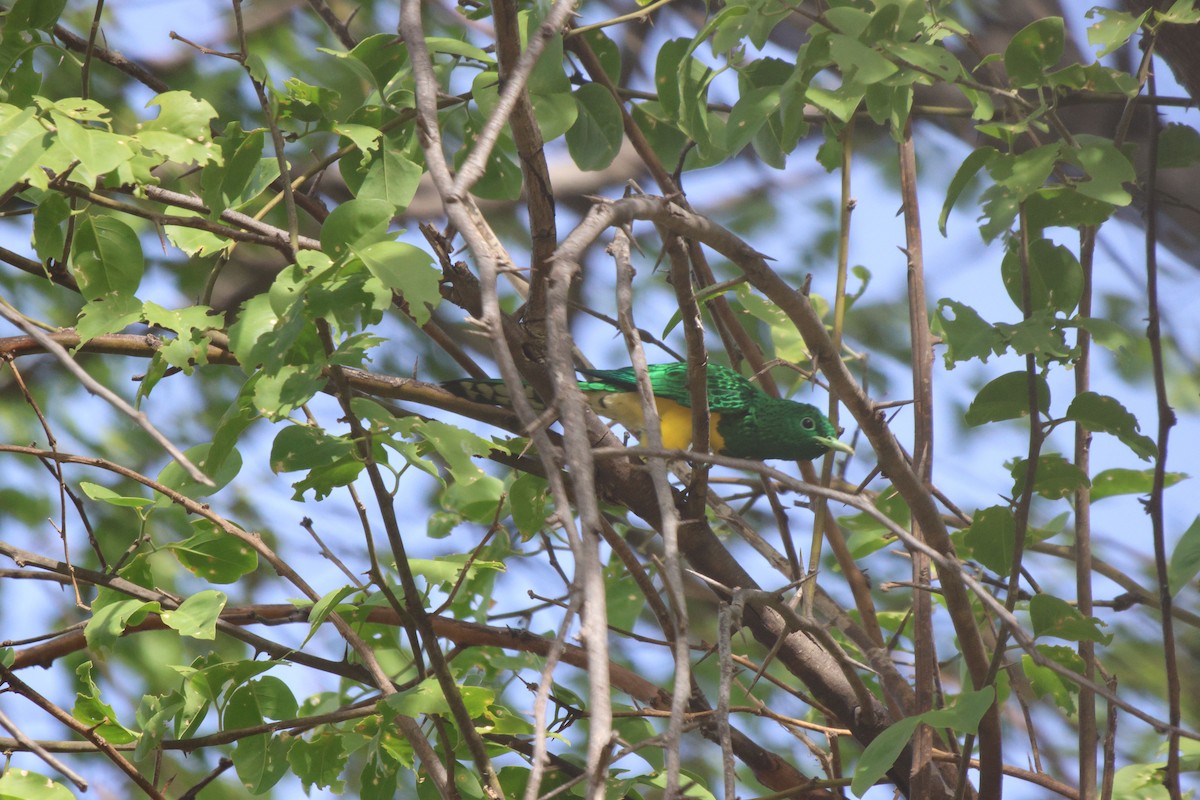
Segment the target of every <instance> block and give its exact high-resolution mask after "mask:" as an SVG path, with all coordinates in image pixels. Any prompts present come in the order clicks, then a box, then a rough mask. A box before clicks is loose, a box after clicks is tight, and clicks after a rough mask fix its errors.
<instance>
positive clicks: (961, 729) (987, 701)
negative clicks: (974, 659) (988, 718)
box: [920, 686, 996, 734]
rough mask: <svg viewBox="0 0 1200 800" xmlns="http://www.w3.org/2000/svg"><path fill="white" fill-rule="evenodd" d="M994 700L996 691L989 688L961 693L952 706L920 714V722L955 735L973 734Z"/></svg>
mask: <svg viewBox="0 0 1200 800" xmlns="http://www.w3.org/2000/svg"><path fill="white" fill-rule="evenodd" d="M995 699H996V690H995V689H994V688H993V687H991V686H985V687H984V688H982V689H978V690H976V691H967V692H963V693H962V694H960V695H959V696H958V697H956V698H955V699H954V704H953V705H950V706H948V707H946V708H935V709H933V710H932V711H926V712H925V713H924V714H921V715H920V716H921V721H922V722H924V723H926V724H927V725H932V726H933V727H935V728H949V729H950V730H952V731H955V732H956V733H971V734H973V733H975V732H976V731H978V730H979V721H980V720H981V719H983V715H984V714H986V713H987V711H988V709H989V708H991V707H992V703H993V702H994V701H995Z"/></svg>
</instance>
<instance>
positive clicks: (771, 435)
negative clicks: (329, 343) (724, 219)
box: [442, 362, 854, 461]
mask: <svg viewBox="0 0 1200 800" xmlns="http://www.w3.org/2000/svg"><path fill="white" fill-rule="evenodd" d="M579 371H580V372H581V373H582V374H584V375H586V376H587V377H588V378H589V379H590V380H585V381H580V382H579V388H580V389H581V390H582V391H583V394H584V397H585V398H587V401H588V405H590V406H591V407H592V410H593V411H595V412H596V413H597V414H599V415H600V416H602V417H608V418H609V419H612V420H615V421H617V422H619V423H621V425H623V426H624V427H625V428H627V429H628V430H630V431H631V432H633V433H634V434H636V435H638V436H639V437H640V436H641V432H642V431H643V429H644V427H645V423H644V420H643V418H642V402H641V398H640V396H639V395H638V388H637V377H636V376H635V375H634V371H633V368H632V367H625V368H624V369H581V370H579ZM647 372H648V374H649V376H650V385H651V387H652V388H653V390H654V399H655V405H656V406H657V407H658V417H659V420H660V423H661V427H662V440H663V447H666V448H670V449H676V450H683V449H686V448H687V447H688V446H689V445H690V444H691V442H692V410H691V396H690V394H689V393H688V385H687V364H684V363H682V362H677V363H674V364H652V365H650V366H649V367H648V368H647ZM442 386H443V387H444V388H446V389H447V390H448V391H450V392H451V393H453V394H455V395H458V396H459V397H464V398H466V399H468V400H474V401H475V402H478V403H488V404H490V405H497V406H511V405H512V398H511V397H510V396H509V393H508V388H507V387H506V386H505V385H504V382H503V381H500V380H471V379H467V380H458V381H448V382H446V383H443V384H442ZM526 393H527V394H528V395H529V396H530V399H531V400H533V401H534V402H535V403H536V402H537V400H536V397H534V396H533V392H532V390H531V389H527V390H526ZM708 409H709V424H710V428H709V434H708V438H709V443H710V445H711V447H712V451H713V452H714V453H719V454H721V455H726V456H735V457H737V458H753V459H759V460H763V459H768V458H781V459H787V460H789V461H811V460H812V459H814V458H817V457H818V456H821V455H823V454H824V453H826V452H828V451H829V450H840V451H842V452H843V453H852V452H854V450H853V449H852V448H851V447H850V445H848V444H845V443H844V442H841V441H838V438H837V435H838V432H837V431H836V430H835V429H834V427H833V424H832V423H830V421H829V420H828V419H826V417H825V415H824V414H822V413H821V412H820V411H818V410H817V408H816V407H815V406H811V405H809V404H807V403H797V402H795V401H794V400H780V399H777V398H774V397H770V396H769V395H766V394H764V393H763V392H762V391H760V390H759V389H758V388H757V387H756V386H755V385H754V384H752V383H750V381H748V380H746V379H745V378H743V377H742V376H741V375H740V374H738V373H737V372H735V371H733V370H732V369H730V368H729V367H723V366H721V365H720V364H709V366H708Z"/></svg>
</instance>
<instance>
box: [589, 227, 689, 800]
mask: <svg viewBox="0 0 1200 800" xmlns="http://www.w3.org/2000/svg"><path fill="white" fill-rule="evenodd" d="M673 242H674V243H677V242H678V239H677V238H675V237H674V236H672V237H670V238H669V239H668V240H667V246H668V247H670V246H671V243H673ZM609 252H611V253H612V255H613V258H614V259H615V260H616V262H617V320H618V322H619V324H620V327H621V333H622V334H623V335H624V336H625V347H626V348H627V349H628V350H629V356H630V359H631V363H632V364H633V371H634V374H635V375H636V376H637V382H638V391H639V394H641V399H642V417H643V419H645V420H646V425H645V426H644V427H645V436H646V443H647V444H649V446H650V447H651V449H661V448H662V430H661V426H660V425H659V424H658V420H657V417H658V414H657V408H656V406H655V400H654V389H653V387H652V386H651V385H650V376H649V375H648V374H647V371H646V369H647V368H646V352H645V350H643V349H642V339H641V335H640V334H639V333H638V329H637V325H636V323H635V322H634V319H633V264H632V263H630V257H629V253H630V247H629V236H628V234H627V233H626V232H625V231H624V230H623V229H618V230H617V232H616V235H615V236H614V237H613V243H612V244H611V245H610V246H609ZM673 260H674V259H673ZM672 271H674V267H672ZM684 276H685V277H686V276H687V271H686V262H685V264H684ZM689 286H690V283H689ZM694 302H695V298H693V303H694ZM688 344H689V350H688V355H689V358H690V357H691V349H690V345H691V342H690V341H689V343H688ZM701 353H703V350H702V351H701ZM689 363H690V362H689ZM705 407H706V408H707V406H705ZM647 467H648V469H649V470H650V480H651V481H652V482H653V483H654V494H655V497H656V498H657V500H658V509H659V513H660V514H661V515H662V517H661V519H662V528H661V529H662V537H663V549H664V558H663V561H664V569H663V572H662V577H663V583H664V584H666V587H667V598H668V600H669V601H670V608H671V614H672V616H671V617H670V627H669V628H667V629H664V633H666V634H667V636H668V638H669V639H670V640H671V654H672V656H673V657H674V659H675V679H674V690H673V692H672V693H671V721H670V724H669V726H668V728H667V786H666V796H667V797H675V796H677V795H678V793H679V775H680V767H681V761H680V755H679V745H680V741H681V740H682V735H683V714H684V711H685V710H686V709H687V705H688V700H689V698H690V696H691V688H692V671H691V656H690V653H689V650H688V635H687V631H688V618H687V600H686V598H685V597H684V586H683V563H682V560H681V558H680V555H679V514H678V513H677V512H676V510H675V502H674V498H673V497H672V494H671V484H670V482H669V481H668V480H667V466H666V461H665V460H664V459H662V458H655V457H650V458H649V459H648V460H647ZM697 471H699V470H697ZM700 502H701V503H703V502H704V495H703V494H701V495H700ZM701 508H703V505H702V506H701Z"/></svg>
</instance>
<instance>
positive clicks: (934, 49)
mask: <svg viewBox="0 0 1200 800" xmlns="http://www.w3.org/2000/svg"><path fill="white" fill-rule="evenodd" d="M883 45H884V47H886V48H887V51H888V52H889V53H891V54H892V55H893V56H895V57H896V58H898V59H900V60H901V61H903V62H905V63H907V64H912V65H913V66H914V67H920V68H921V69H922V70H924V71H926V72H932V73H933V74H934V75H936V76H937V77H938V78H940V79H941V80H943V81H946V82H948V83H954V82H955V81H957V80H958V79H959V78H961V77H964V75H965V70H964V69H963V65H962V63H961V62H960V61H959V60H958V57H957V56H955V55H954V53H952V52H950V51H949V50H947V49H946V48H945V47H943V46H942V45H940V44H925V43H924V42H894V41H888V42H884V43H883Z"/></svg>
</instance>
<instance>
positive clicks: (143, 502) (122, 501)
mask: <svg viewBox="0 0 1200 800" xmlns="http://www.w3.org/2000/svg"><path fill="white" fill-rule="evenodd" d="M79 488H80V489H82V490H83V493H84V494H86V495H87V496H88V497H90V498H92V499H93V500H99V501H100V502H101V503H108V504H109V505H110V506H117V507H119V508H141V507H143V506H147V505H149V504H151V503H153V502H154V501H153V500H151V499H150V498H148V497H124V496H122V495H119V494H117V493H116V492H114V491H113V490H112V489H109V488H108V487H107V486H101V485H100V484H98V483H91V482H90V481H80V482H79Z"/></svg>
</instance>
